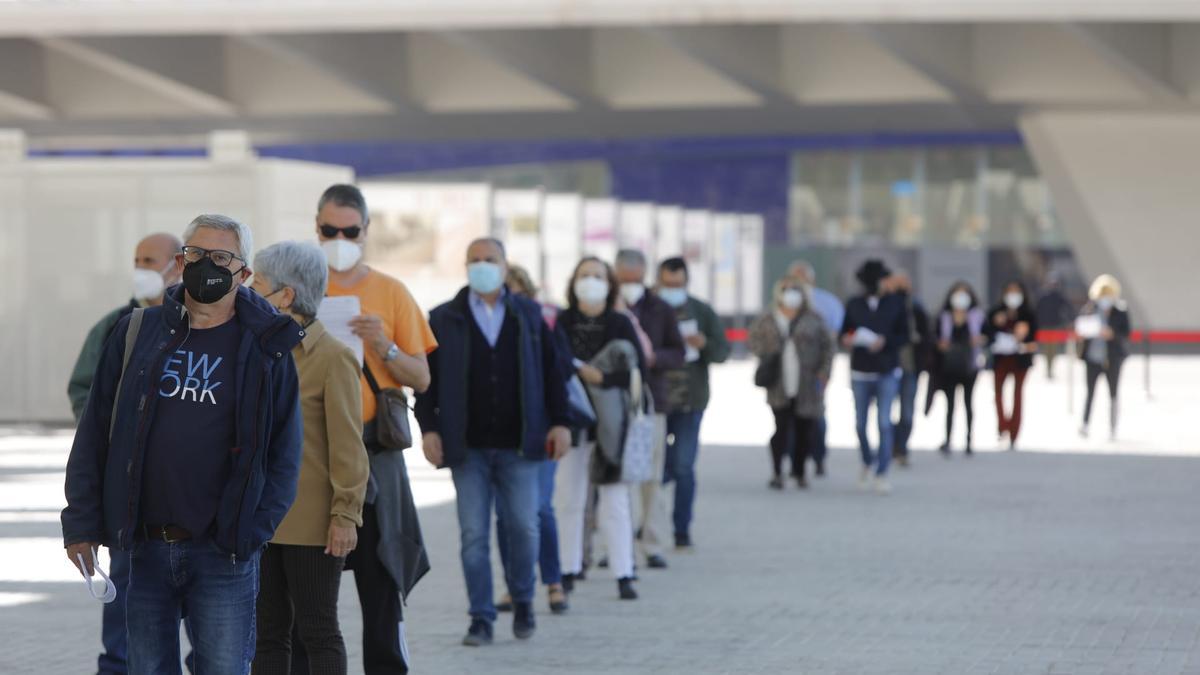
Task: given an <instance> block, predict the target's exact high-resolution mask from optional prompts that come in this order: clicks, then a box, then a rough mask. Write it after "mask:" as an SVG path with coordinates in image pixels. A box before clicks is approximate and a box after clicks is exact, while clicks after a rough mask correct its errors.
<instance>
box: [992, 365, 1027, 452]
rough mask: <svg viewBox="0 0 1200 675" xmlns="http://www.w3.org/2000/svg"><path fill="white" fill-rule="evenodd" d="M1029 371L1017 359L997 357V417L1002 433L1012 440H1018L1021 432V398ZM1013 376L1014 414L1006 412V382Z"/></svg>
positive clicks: (1023, 394)
mask: <svg viewBox="0 0 1200 675" xmlns="http://www.w3.org/2000/svg"><path fill="white" fill-rule="evenodd" d="M1027 372H1029V369H1028V368H1026V367H1025V366H1024V365H1023V364H1022V363H1021V362H1020V361H1018V360H1017V359H1006V358H998V359H996V365H995V376H996V377H995V381H996V419H997V420H999V425H998V426H999V427H1000V435H1004V434H1005V433H1007V434H1008V437H1009V439H1010V440H1012V441H1016V440H1017V435H1018V434H1020V433H1021V399H1023V398H1024V397H1025V373H1027ZM1010 375H1011V376H1012V378H1013V382H1014V384H1015V385H1016V386H1014V387H1013V404H1012V414H1011V415H1006V414H1005V413H1004V382H1005V380H1007V379H1008V377H1009V376H1010Z"/></svg>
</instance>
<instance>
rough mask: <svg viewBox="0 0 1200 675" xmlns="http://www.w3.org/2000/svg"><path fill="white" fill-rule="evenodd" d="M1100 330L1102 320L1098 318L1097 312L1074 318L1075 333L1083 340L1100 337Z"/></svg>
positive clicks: (1102, 327)
mask: <svg viewBox="0 0 1200 675" xmlns="http://www.w3.org/2000/svg"><path fill="white" fill-rule="evenodd" d="M1102 330H1104V322H1103V321H1101V320H1100V315H1098V314H1088V315H1085V316H1081V317H1079V318H1078V319H1075V334H1076V335H1078V336H1079V337H1081V338H1083V339H1085V340H1090V339H1092V338H1097V337H1100V331H1102Z"/></svg>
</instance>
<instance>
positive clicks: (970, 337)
mask: <svg viewBox="0 0 1200 675" xmlns="http://www.w3.org/2000/svg"><path fill="white" fill-rule="evenodd" d="M855 277H856V279H857V280H858V282H859V284H860V287H861V292H860V294H858V295H855V296H853V297H851V298H849V299H848V300H847V301H846V304H845V305H844V306H842V305H841V303H840V302H839V301H838V300H837V298H836V297H835V296H833V295H832V294H831V293H829V292H828V291H825V290H823V289H820V288H817V287H816V286H815V284H814V279H815V275H814V273H813V269H812V266H811V265H810V264H809V263H807V262H805V261H797V262H796V263H793V264H792V266H791V267H790V268H789V270H788V273H787V275H786V276H784V277H783V278H782V279H780V280H779V281H778V282H776V284H775V287H774V290H773V293H772V302H771V304H770V307H769V308H768V309H767V310H766V311H765V312H764V313H763V314H762V315H761V316H759V317H758V318H757V319H755V320H754V322H753V323H752V324H751V326H750V330H749V348H750V351H751V353H752V354H753V355H754V356H755V357H757V359H758V367H757V369H756V371H755V384H757V385H758V386H760V387H762V388H764V389H765V390H766V396H767V404H768V406H769V407H770V408H771V411H772V414H773V415H774V417H775V433H774V435H773V436H772V437H771V441H770V444H769V446H770V448H769V449H770V456H771V479H770V481H769V482H768V485H769V487H770V488H772V489H776V490H778V489H782V488H783V487H784V485H785V481H784V473H783V471H784V464H785V461H787V460H790V471H789V473H790V475H791V476H792V477H793V478H795V479H796V482H797V485H798V486H799V487H800V488H807V487H808V486H809V483H808V481H807V479H806V473H805V465H806V463H807V462H808V461H809V460H811V461H812V462H813V464H814V469H815V472H814V473H815V475H817V476H823V475H825V459H824V437H825V423H824V419H823V417H824V399H825V395H826V392H825V389H826V384H827V382H828V380H829V370H830V364H831V361H832V358H833V355H832V352H833V349H828V350H827V349H826V348H825V344H826V339H827V338H829V337H830V336H831V335H832V336H834V337H835V338H836V340H837V344H839V345H840V346H841V347H842V348H843V349H845V350H847V351H848V352H849V353H850V385H851V392H852V394H853V398H854V406H855V413H856V421H855V428H856V432H857V436H858V441H859V452H860V455H861V460H862V462H861V472H860V475H859V483H860V486H861V487H863V488H873V489H874V490H875V491H876V492H879V493H881V494H886V493H888V492H890V491H891V485H890V483H889V482H888V479H887V476H888V470H889V467H890V464H891V461H892V460H893V459H895V460H896V462H897V463H898V464H899V465H900V466H908V465H909V440H910V438H911V436H912V428H913V420H914V417H915V411H916V398H917V390H918V387H919V381H920V378H921V375H922V374H924V373H928V383H927V386H926V401H925V406H924V410H925V413H926V414H928V413H929V411H930V409H931V407H932V403H933V400H934V397H935V394H936V393H937V392H939V391H940V392H943V393H944V394H945V397H946V403H947V406H946V421H945V441H944V442H943V443H942V444H941V446H940V447H939V450H940V451H941V453H942V454H943V455H944V456H947V457H949V456H950V455H951V453H952V446H953V438H954V434H953V431H954V419H955V417H956V408H957V398H958V392H959V391H961V392H962V399H963V408H964V411H965V418H966V441H965V444H964V446H963V451H964V452H965V454H966V455H968V456H969V455H972V454H973V453H974V442H973V438H974V420H975V414H974V413H975V411H974V389H975V383H976V381H977V379H978V376H979V373H980V371H982V370H988V369H990V370H992V371H993V375H994V377H993V383H994V391H993V395H994V401H995V406H996V417H997V420H998V428H997V432H998V435H999V438H1000V441H1001V442H1002V443H1005V444H1007V446H1008V449H1010V450H1015V449H1016V447H1017V442H1018V438H1019V436H1020V432H1021V426H1022V413H1023V402H1024V385H1025V380H1026V375H1027V374H1028V372H1029V370H1030V369H1031V368H1032V366H1033V360H1034V355H1035V354H1037V353H1038V352H1039V350H1040V349H1041V347H1042V345H1041V344H1040V343H1039V342H1038V331H1039V316H1040V315H1043V316H1044V315H1054V317H1055V319H1054V322H1055V327H1058V326H1060V325H1061V324H1062V323H1063V322H1064V321H1065V319H1063V318H1061V315H1062V314H1063V313H1064V310H1063V308H1062V302H1065V300H1063V298H1062V297H1061V293H1060V292H1058V291H1057V290H1056V286H1052V287H1051V288H1050V291H1051V292H1052V293H1055V294H1057V295H1055V296H1054V297H1051V298H1049V299H1046V298H1043V299H1041V300H1038V301H1035V299H1033V298H1031V297H1030V295H1029V293H1028V292H1027V290H1026V288H1025V286H1024V285H1023V284H1022V283H1021V282H1020V281H1017V280H1013V281H1010V282H1008V283H1007V284H1005V285H1004V286H1003V288H1002V291H1001V299H1000V301H999V302H997V303H995V304H994V305H992V306H991V307H990V308H986V309H985V308H984V305H983V303H982V301H981V300H980V298H979V295H978V293H977V292H976V291H975V289H974V288H972V287H971V285H970V284H969V283H967V282H966V281H957V282H955V283H954V284H952V285H951V286H950V288H949V289H948V290H947V292H946V295H945V300H944V301H943V303H942V306H941V307H940V308H939V309H938V312H937V313H936V314H935V315H933V316H930V315H929V314H928V313H927V312H926V310H925V308H924V306H923V305H922V304H921V302H920V301H919V300H917V299H916V298H915V297H914V296H913V292H912V280H911V278H910V277H909V276H908V274H907V273H906V272H904V271H902V270H901V271H893V270H891V269H889V268H888V267H887V266H886V265H885V264H884V263H883V262H882V261H880V260H868V261H866V262H865V263H863V264H862V266H861V267H859V269H858V270H857V271H856V273H855ZM1120 295H1121V287H1120V284H1119V283H1118V282H1117V280H1116V279H1115V278H1113V277H1112V276H1110V275H1101V276H1100V277H1098V278H1097V279H1096V281H1095V282H1094V283H1093V284H1092V287H1091V290H1090V297H1091V302H1089V303H1088V304H1087V305H1086V306H1085V307H1084V308H1083V311H1082V312H1081V313H1080V315H1079V319H1078V321H1077V323H1076V327H1075V332H1076V334H1077V335H1078V340H1079V347H1078V353H1079V356H1080V358H1081V359H1083V361H1084V362H1085V364H1086V373H1087V377H1086V382H1087V397H1086V400H1085V405H1084V416H1083V423H1082V426H1081V427H1080V434H1081V435H1083V436H1085V437H1086V436H1087V435H1088V431H1089V421H1090V419H1091V411H1092V404H1093V400H1094V398H1095V392H1096V389H1097V384H1098V382H1099V380H1100V378H1101V376H1104V378H1105V380H1106V382H1107V384H1108V391H1109V394H1110V399H1111V405H1110V411H1111V413H1110V432H1111V433H1112V434H1113V435H1114V436H1115V434H1116V425H1117V411H1118V405H1117V387H1118V384H1119V382H1120V371H1121V365H1122V362H1123V361H1124V358H1125V356H1126V355H1127V354H1128V345H1127V342H1128V338H1129V334H1130V326H1129V316H1128V312H1127V309H1126V307H1125V305H1124V303H1123V302H1122V301H1121V299H1120ZM817 298H821V300H820V301H819V302H818V301H817V300H816V299H817ZM1048 361H1049V358H1048ZM1009 380H1012V382H1013V385H1012V387H1011V391H1012V394H1011V397H1012V398H1011V403H1010V402H1009V401H1007V400H1006V393H1007V390H1008V389H1007V387H1006V384H1007V382H1008V381H1009ZM872 404H874V408H875V417H876V425H877V435H876V438H877V446H876V447H875V448H872V447H871V443H870V438H869V434H868V426H869V425H868V422H869V419H870V412H871V408H872ZM897 409H898V410H897ZM897 413H898V414H897Z"/></svg>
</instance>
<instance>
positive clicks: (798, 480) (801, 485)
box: [796, 476, 808, 490]
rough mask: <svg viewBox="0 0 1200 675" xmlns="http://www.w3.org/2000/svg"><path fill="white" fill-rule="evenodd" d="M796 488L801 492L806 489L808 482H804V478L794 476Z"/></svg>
mask: <svg viewBox="0 0 1200 675" xmlns="http://www.w3.org/2000/svg"><path fill="white" fill-rule="evenodd" d="M796 487H798V488H800V489H801V490H807V489H808V481H807V480H805V478H804V476H796Z"/></svg>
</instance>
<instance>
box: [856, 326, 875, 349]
mask: <svg viewBox="0 0 1200 675" xmlns="http://www.w3.org/2000/svg"><path fill="white" fill-rule="evenodd" d="M878 339H879V333H876V332H875V331H873V330H871V329H870V328H856V329H855V330H854V346H855V347H870V346H872V345H874V344H875V341H876V340H878Z"/></svg>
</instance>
